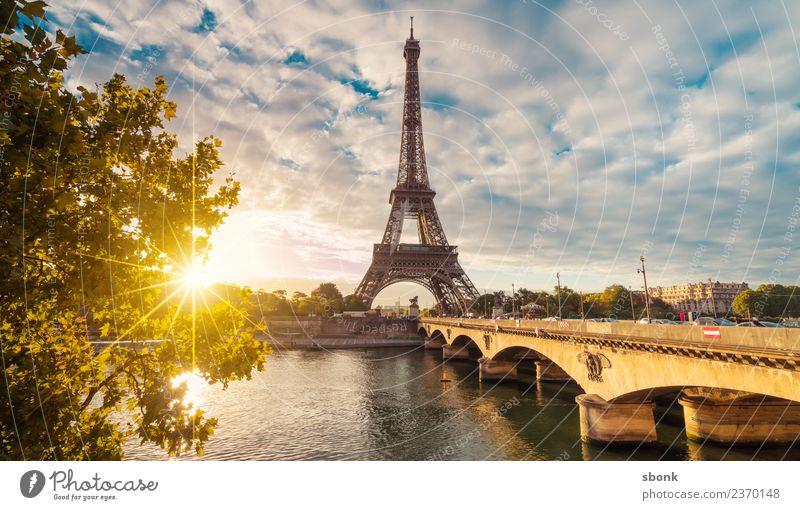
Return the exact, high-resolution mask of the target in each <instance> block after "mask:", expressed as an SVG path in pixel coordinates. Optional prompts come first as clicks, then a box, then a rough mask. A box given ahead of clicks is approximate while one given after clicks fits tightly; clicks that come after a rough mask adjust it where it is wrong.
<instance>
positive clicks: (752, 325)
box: [737, 320, 786, 328]
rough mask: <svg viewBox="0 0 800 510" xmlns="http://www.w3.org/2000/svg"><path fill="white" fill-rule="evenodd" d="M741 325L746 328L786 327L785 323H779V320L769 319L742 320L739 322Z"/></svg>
mask: <svg viewBox="0 0 800 510" xmlns="http://www.w3.org/2000/svg"><path fill="white" fill-rule="evenodd" d="M737 326H739V327H744V328H785V327H786V326H784V325H783V324H778V323H777V322H769V321H759V320H752V321H747V322H740V323H739V324H737Z"/></svg>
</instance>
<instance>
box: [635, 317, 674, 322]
mask: <svg viewBox="0 0 800 510" xmlns="http://www.w3.org/2000/svg"><path fill="white" fill-rule="evenodd" d="M639 324H674V323H673V322H672V321H671V320H669V319H648V318H647V317H642V318H641V319H639Z"/></svg>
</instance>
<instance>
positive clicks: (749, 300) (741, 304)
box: [731, 289, 766, 317]
mask: <svg viewBox="0 0 800 510" xmlns="http://www.w3.org/2000/svg"><path fill="white" fill-rule="evenodd" d="M765 302H766V295H765V294H764V293H763V292H757V291H754V290H750V289H747V290H743V291H741V292H740V293H739V294H737V295H736V297H735V298H734V299H733V304H732V305H731V308H733V311H734V313H735V314H736V315H738V316H740V317H750V316H751V315H753V316H756V317H758V316H759V315H760V314H761V312H760V310H761V309H762V308H763V307H762V306H761V304H762V303H765Z"/></svg>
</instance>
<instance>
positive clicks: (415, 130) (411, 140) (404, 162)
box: [356, 16, 478, 314]
mask: <svg viewBox="0 0 800 510" xmlns="http://www.w3.org/2000/svg"><path fill="white" fill-rule="evenodd" d="M419 54H420V47H419V41H418V40H416V39H414V18H413V16H412V17H411V37H410V38H409V39H406V44H405V47H404V48H403V58H405V60H406V77H405V96H404V102H403V130H402V135H401V138H400V162H399V164H398V168H397V184H396V186H395V187H394V189H393V190H392V191H391V193H389V204H391V206H392V209H391V212H390V213H389V220H388V221H387V223H386V230H385V231H384V233H383V239H382V240H381V242H380V243H378V244H375V245H373V249H372V264H371V265H370V267H369V269H368V270H367V273H366V274H365V275H364V279H363V280H361V283H360V284H359V285H358V287H357V288H356V295H357V296H358V297H359V298H361V300H362V301H364V302H365V303H366V304H367V305H369V306H371V305H372V301H373V300H374V299H375V296H376V295H377V294H378V293H379V292H380V291H381V290H383V289H384V288H386V287H388V286H389V285H392V284H393V283H398V282H414V283H417V284H419V285H422V286H423V287H425V288H426V289H428V290H429V291H430V292H431V294H433V296H434V298H436V302H437V304H438V305H439V307H440V309H441V311H442V312H443V313H460V314H464V313H466V312H467V311H468V310H469V309H470V307H471V306H472V305H473V304H474V303H475V301H476V300H477V299H478V291H477V289H476V288H475V286H474V285H473V284H472V281H470V279H469V277H468V276H467V274H466V273H465V272H464V270H463V269H462V268H461V265H460V264H459V263H458V247H457V246H452V245H450V244H449V243H448V242H447V237H446V236H445V233H444V228H443V227H442V223H441V221H440V220H439V215H438V213H437V212H436V206H435V205H434V203H433V197H434V196H435V195H436V192H435V191H433V189H431V187H430V183H429V181H428V167H427V163H426V161H425V146H424V144H423V141H422V110H421V108H420V101H421V100H420V88H419V71H418V67H417V62H418V60H419ZM406 219H410V220H415V223H416V227H417V237H418V239H419V242H418V243H414V244H410V243H400V237H401V235H402V232H403V223H404V221H405V220H406Z"/></svg>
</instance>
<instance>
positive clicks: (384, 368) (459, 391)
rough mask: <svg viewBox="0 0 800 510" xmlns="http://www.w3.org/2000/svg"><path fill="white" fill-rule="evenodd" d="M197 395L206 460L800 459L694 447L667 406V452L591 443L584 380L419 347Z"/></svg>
mask: <svg viewBox="0 0 800 510" xmlns="http://www.w3.org/2000/svg"><path fill="white" fill-rule="evenodd" d="M445 370H446V375H447V377H446V378H447V379H450V382H447V383H443V382H441V381H440V380H441V379H442V378H443V374H444V371H445ZM190 391H191V394H192V398H193V399H194V401H197V402H200V403H201V405H202V406H203V407H204V408H205V409H206V411H207V415H208V416H215V417H217V418H218V419H219V425H218V427H217V430H216V434H215V435H214V436H213V437H212V438H211V440H210V441H209V442H208V443H207V444H206V447H205V455H204V456H203V457H202V458H203V459H215V460H223V459H239V460H484V459H497V460H595V459H599V460H659V459H663V460H693V459H697V460H701V459H702V460H754V459H756V460H780V459H787V460H788V459H792V460H800V445H797V446H794V447H787V446H770V447H757V446H753V447H741V446H737V447H734V448H729V447H727V446H722V445H715V444H699V443H695V442H691V441H687V439H686V436H685V435H684V434H683V432H682V416H681V413H680V411H679V410H678V409H672V410H665V409H664V408H663V407H658V408H657V409H656V419H657V420H659V424H658V427H657V430H658V438H659V442H658V443H657V444H654V445H649V446H638V447H637V446H626V447H604V446H602V445H593V444H591V445H589V444H585V443H582V442H581V441H580V439H579V425H578V409H577V406H576V404H575V396H576V395H578V394H580V393H582V391H581V390H580V388H579V387H578V386H577V385H575V384H574V383H568V384H562V383H537V382H536V381H535V378H534V377H533V376H532V375H529V376H528V377H527V378H524V377H523V378H522V381H521V382H517V383H501V384H496V383H480V382H479V381H478V373H477V366H476V364H475V363H468V362H452V363H447V364H446V365H443V364H442V362H441V353H440V352H436V351H423V350H422V349H421V348H420V349H415V350H412V351H410V352H409V351H408V349H407V348H397V349H394V348H390V349H386V348H384V349H366V350H335V351H304V350H293V351H285V352H276V353H273V354H271V355H270V356H269V357H268V360H267V365H266V370H265V371H264V372H261V373H257V374H254V376H253V379H252V380H250V381H241V382H237V383H232V384H231V385H230V386H229V387H228V389H227V390H225V391H223V390H222V389H221V387H219V386H211V387H209V386H206V385H205V383H202V382H199V383H198V382H197V381H192V382H191V384H190ZM125 451H126V458H128V459H161V458H165V456H164V454H163V453H162V452H161V451H160V450H159V449H157V448H155V447H153V446H151V445H144V446H142V445H139V444H138V441H136V440H135V439H134V440H131V442H130V444H128V445H126V447H125ZM181 458H182V459H193V458H196V457H195V456H193V455H189V456H183V457H181Z"/></svg>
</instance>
